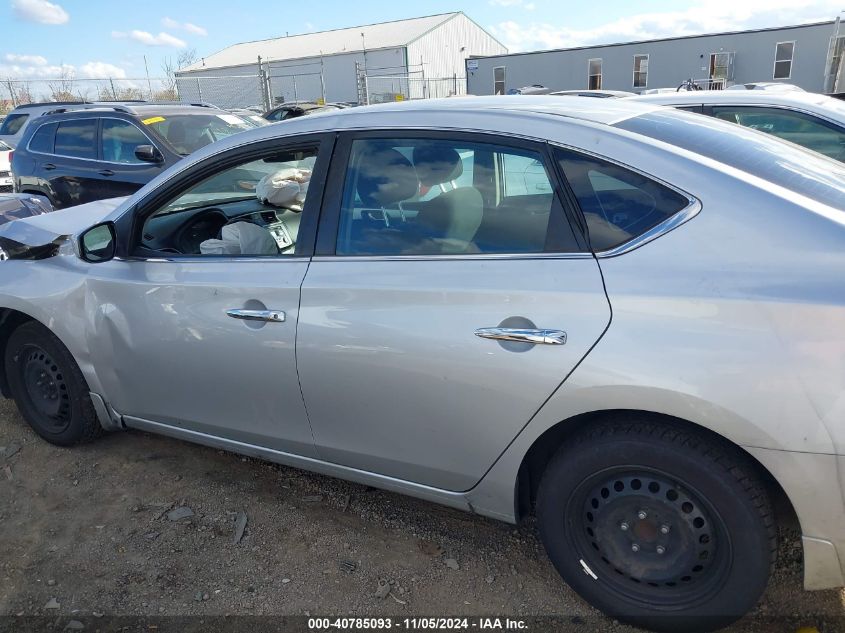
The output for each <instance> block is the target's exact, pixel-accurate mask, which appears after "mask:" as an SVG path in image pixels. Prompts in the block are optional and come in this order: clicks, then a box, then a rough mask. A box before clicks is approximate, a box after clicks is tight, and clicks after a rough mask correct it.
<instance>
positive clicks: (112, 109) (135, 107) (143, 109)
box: [43, 103, 226, 118]
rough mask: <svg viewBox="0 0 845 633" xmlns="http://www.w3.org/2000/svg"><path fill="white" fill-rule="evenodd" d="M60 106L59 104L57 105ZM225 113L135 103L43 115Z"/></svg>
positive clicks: (76, 116)
mask: <svg viewBox="0 0 845 633" xmlns="http://www.w3.org/2000/svg"><path fill="white" fill-rule="evenodd" d="M59 105H60V104H59ZM220 113H226V110H220V109H218V108H215V107H211V106H195V105H182V104H154V103H137V104H128V103H115V104H113V105H110V104H106V103H103V104H98V105H97V106H95V107H91V108H85V109H76V108H72V109H68V110H64V109H63V108H61V107H59V108H56V111H55V112H52V113H51V112H50V111H49V110H48V111H47V112H46V113H45V114H44V115H43V116H45V117H53V116H55V117H59V116H61V117H68V118H88V117H91V116H92V115H93V116H98V115H105V114H108V115H111V116H114V115H128V116H130V117H140V116H149V115H151V114H154V115H170V116H173V115H176V114H205V115H213V114H220Z"/></svg>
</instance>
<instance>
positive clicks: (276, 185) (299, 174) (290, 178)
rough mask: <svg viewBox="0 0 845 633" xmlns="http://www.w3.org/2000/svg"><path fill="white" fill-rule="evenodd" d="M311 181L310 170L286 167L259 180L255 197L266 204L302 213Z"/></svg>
mask: <svg viewBox="0 0 845 633" xmlns="http://www.w3.org/2000/svg"><path fill="white" fill-rule="evenodd" d="M309 180H311V170H310V169H297V168H295V167H286V168H285V169H280V170H279V171H277V172H274V173H272V174H267V175H266V176H264V177H263V178H262V179H261V180H259V181H258V184H257V185H256V186H255V195H256V197H257V198H258V199H259V200H260V201H261V202H263V203H264V204H270V205H272V206H274V207H282V208H285V209H293V210H294V211H302V203H303V202H305V194H306V193H307V192H308V181H309Z"/></svg>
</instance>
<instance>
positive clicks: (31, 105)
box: [15, 101, 91, 110]
mask: <svg viewBox="0 0 845 633" xmlns="http://www.w3.org/2000/svg"><path fill="white" fill-rule="evenodd" d="M89 103H91V101H40V102H38V103H22V104H21V105H19V106H16V107H15V110H23V109H25V108H43V107H44V106H51V105H56V106H69V105H86V104H89Z"/></svg>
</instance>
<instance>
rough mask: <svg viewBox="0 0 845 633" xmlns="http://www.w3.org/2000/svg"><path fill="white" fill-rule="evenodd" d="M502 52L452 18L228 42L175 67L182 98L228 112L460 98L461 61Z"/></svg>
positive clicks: (475, 28)
mask: <svg viewBox="0 0 845 633" xmlns="http://www.w3.org/2000/svg"><path fill="white" fill-rule="evenodd" d="M505 53H507V49H506V48H505V47H504V46H502V44H501V43H500V42H499V41H497V40H496V39H495V38H494V37H493V36H492V35H490V34H489V33H488V32H487V31H485V30H484V29H483V28H481V27H480V26H479V25H478V24H476V23H475V22H473V21H472V20H471V19H469V18H468V17H467V16H466V15H464V14H463V13H462V12H456V13H444V14H440V15H431V16H426V17H420V18H411V19H408V20H397V21H394V22H383V23H380V24H369V25H366V26H356V27H350V28H344V29H336V30H333V31H322V32H319V33H307V34H303V35H291V36H286V37H278V38H274V39H269V40H259V41H255V42H244V43H242V44H235V45H233V46H229V47H227V48H224V49H223V50H221V51H218V52H216V53H214V54H212V55H209V56H208V57H205V58H203V59H201V60H200V61H199V62H197V63H195V64H193V65H191V66H188V67H187V68H184V69H182V70H181V71H179V73H178V74H177V80H178V84H179V92H180V95H182V96H183V100H186V99H185V98H184V95H186V94H187V95H188V96H189V99H188V100H192V99H199V100H202V101H211V102H214V103H217V105H222V106H227V107H229V106H231V105H240V106H247V105H252V104H262V103H264V104H268V103H279V102H281V101H296V100H299V101H305V100H308V101H317V100H319V99H324V100H325V101H326V102H337V101H354V102H369V103H373V102H379V101H386V100H395V99H403V98H405V99H407V98H423V97H437V96H448V95H450V94H460V93H462V92H464V91H465V89H466V78H465V76H464V73H465V60H466V59H467V58H469V57H470V56H487V55H501V54H505ZM236 97H237V98H236ZM233 101H237V103H232V102H233ZM248 102H251V103H248Z"/></svg>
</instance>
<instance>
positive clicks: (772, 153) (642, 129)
mask: <svg viewBox="0 0 845 633" xmlns="http://www.w3.org/2000/svg"><path fill="white" fill-rule="evenodd" d="M614 125H615V127H618V128H621V129H623V130H628V131H629V132H634V133H635V134H642V135H643V136H648V137H651V138H653V139H657V140H659V141H663V142H665V143H669V144H671V145H675V146H677V147H680V148H683V149H686V150H689V151H691V152H695V153H697V154H701V155H702V156H706V157H707V158H712V159H713V160H717V161H719V162H720V163H724V164H725V165H730V166H731V167H735V168H736V169H741V170H742V171H745V172H747V173H749V174H752V175H754V176H757V177H759V178H763V179H764V180H768V181H769V182H772V183H776V184H778V185H781V186H783V187H786V188H787V189H791V190H793V191H795V192H797V193H799V194H801V195H804V196H807V197H808V198H812V199H813V200H816V201H818V202H821V203H823V204H826V205H829V206H831V207H834V208H836V209H840V210H843V211H845V164H843V163H840V162H839V161H835V160H833V159H831V158H827V157H826V156H823V155H822V154H818V153H816V152H811V151H809V150H806V149H804V148H803V147H800V146H798V145H794V144H793V143H789V142H786V141H782V140H780V139H778V138H776V137H774V136H771V135H769V134H765V133H763V132H757V131H755V130H751V129H748V128H744V127H741V126H739V125H735V124H733V123H724V122H722V121H718V120H716V119H713V118H710V117H704V116H701V115H698V114H691V113H689V112H682V111H679V110H662V111H655V112H650V113H648V114H643V115H640V116H637V117H633V118H631V119H627V120H625V121H620V122H619V123H615V124H614Z"/></svg>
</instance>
